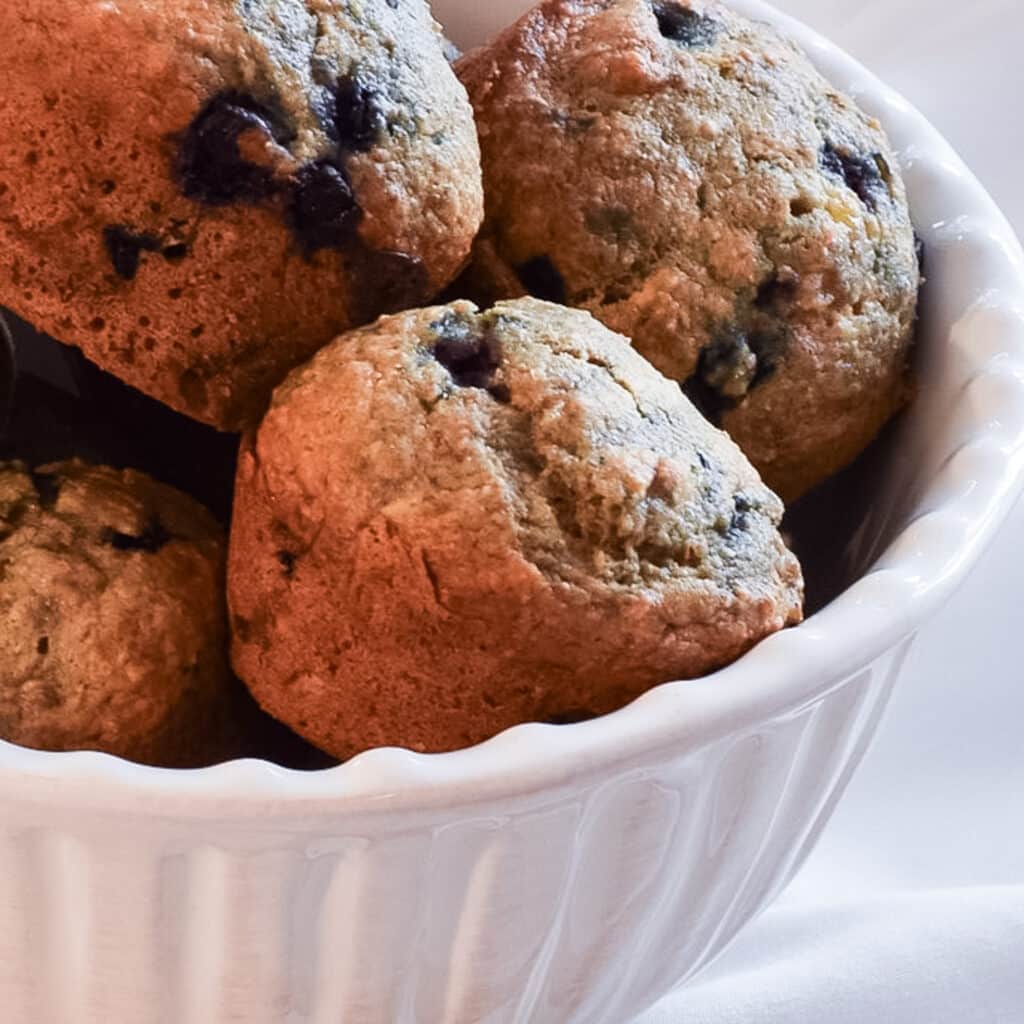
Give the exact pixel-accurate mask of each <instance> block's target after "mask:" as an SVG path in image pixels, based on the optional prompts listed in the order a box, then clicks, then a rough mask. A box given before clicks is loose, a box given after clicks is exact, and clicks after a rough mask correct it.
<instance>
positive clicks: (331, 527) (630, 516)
mask: <svg viewBox="0 0 1024 1024" xmlns="http://www.w3.org/2000/svg"><path fill="white" fill-rule="evenodd" d="M781 516H782V505H781V503H780V502H779V500H778V498H776V497H775V495H774V494H772V493H771V492H770V491H769V490H768V489H767V488H766V487H765V486H764V485H763V484H762V483H761V481H760V480H759V479H758V477H757V474H756V473H755V472H754V471H753V470H752V469H751V467H750V465H749V464H748V463H747V461H746V459H744V457H743V456H742V454H741V453H740V452H739V450H738V449H737V448H736V446H735V445H734V444H733V443H732V442H731V441H730V440H729V439H728V438H727V437H726V435H724V434H723V433H722V432H720V431H718V430H716V429H715V428H713V427H711V426H710V425H709V424H708V423H707V422H706V421H705V420H704V419H703V418H702V417H701V416H700V414H699V413H698V412H697V411H696V409H694V408H693V406H692V405H691V404H690V402H689V401H688V400H687V399H686V398H685V397H684V396H683V394H682V393H681V391H680V390H679V388H678V386H677V385H675V384H674V383H673V382H671V381H669V380H666V379H665V378H664V377H662V376H661V375H660V374H659V373H657V371H655V370H654V369H653V368H652V367H651V366H650V365H649V364H648V363H647V362H646V361H645V360H644V359H642V358H641V357H640V356H639V355H637V354H636V353H635V352H634V351H633V350H632V349H631V348H630V347H629V345H628V343H627V342H626V340H625V339H623V338H621V337H619V336H617V335H615V334H613V333H612V332H611V331H609V330H608V329H606V328H604V327H602V326H601V325H600V324H599V323H598V322H597V321H595V320H594V319H593V318H592V317H590V316H589V315H587V314H586V313H583V312H580V311H576V310H569V309H565V308H563V307H560V306H556V305H553V304H549V303H545V302H541V301H538V300H534V299H524V300H520V301H517V302H503V303H499V304H498V305H496V306H495V307H494V308H492V309H490V310H487V311H486V312H479V311H478V310H477V309H476V307H474V306H473V305H472V304H470V303H465V302H459V303H454V304H452V305H450V306H448V307H436V308H433V309H427V310H418V311H412V312H407V313H404V314H400V315H398V316H393V317H388V318H384V319H382V320H381V321H378V323H376V324H375V325H372V326H371V327H368V328H365V329H362V330H360V331H356V332H353V333H350V334H349V335H346V336H344V337H342V338H340V339H338V341H336V342H335V343H333V344H332V345H330V346H328V347H327V348H326V349H324V350H322V351H321V352H320V353H318V354H317V356H316V357H315V358H314V359H313V360H312V361H311V362H310V363H309V364H307V365H306V366H304V367H302V368H300V369H298V370H296V371H294V372H293V373H292V375H291V376H290V377H289V378H288V379H287V381H286V382H285V383H284V384H283V385H282V386H281V387H280V388H279V389H278V390H277V392H276V393H275V396H274V400H273V403H272V406H271V409H270V411H269V413H268V415H267V417H266V418H265V420H264V421H263V423H262V425H261V426H260V428H259V430H258V431H257V433H256V434H255V435H254V436H253V437H252V438H251V440H250V441H249V442H248V443H247V445H246V446H245V447H244V448H243V454H242V457H241V460H240V468H239V484H238V488H237V491H236V503H235V520H234V524H233V532H232V541H231V556H230V570H229V596H230V603H231V610H232V614H233V625H234V659H235V665H236V669H237V671H238V672H239V674H240V675H241V676H242V678H243V679H245V681H246V682H247V683H248V684H249V685H250V687H251V688H252V690H253V692H254V693H255V695H256V696H257V699H258V700H260V702H261V703H263V704H264V706H265V707H266V708H267V709H268V710H270V711H271V712H272V713H274V714H275V715H277V716H279V717H281V718H283V719H284V720H285V721H286V722H288V723H289V724H290V725H292V727H293V728H296V729H298V731H300V732H302V733H303V734H304V735H306V736H307V737H309V738H310V739H312V740H313V741H314V742H316V743H318V744H319V745H321V746H323V747H324V748H325V749H327V750H329V751H331V752H332V753H335V754H337V755H338V756H345V755H348V754H351V753H353V752H355V751H356V750H360V749H364V748H366V747H369V746H374V745H378V744H382V743H383V744H387V743H401V744H403V745H407V746H412V747H416V748H418V749H431V750H439V749H451V748H452V747H456V746H461V745H464V744H465V743H467V742H476V741H478V740H480V739H483V738H485V737H486V736H488V735H492V734H493V733H494V732H497V731H499V730H500V729H501V728H504V727H506V726H509V725H512V724H515V723H517V722H520V721H526V720H530V719H531V718H533V719H536V718H541V719H543V718H545V717H551V716H556V715H560V714H564V713H566V712H568V711H570V710H572V709H579V708H585V709H588V711H589V712H590V713H594V714H598V713H602V712H604V711H607V710H611V709H612V708H614V707H618V706H621V704H622V703H625V702H626V701H627V700H628V699H630V698H631V697H632V696H635V695H637V694H638V693H640V692H642V691H643V690H644V689H646V688H647V687H648V686H650V685H653V684H655V683H657V682H662V681H665V680H667V679H672V678H681V677H692V676H695V675H699V674H702V673H703V672H706V671H708V670H709V669H711V668H714V667H717V666H720V665H722V664H725V663H727V662H728V661H731V660H732V659H734V658H735V657H737V656H738V655H739V654H741V653H743V651H745V650H746V649H747V648H748V647H750V646H751V645H752V644H753V643H754V642H756V641H757V640H758V639H760V638H761V637H763V636H764V635H766V634H767V633H769V632H772V631H774V630H776V629H779V628H781V627H782V626H784V625H786V624H789V623H792V622H795V621H798V619H799V617H800V606H801V577H800V570H799V566H798V564H797V562H796V559H795V558H794V557H793V556H792V555H791V554H790V553H789V552H788V551H787V550H786V547H785V545H784V543H783V541H782V539H781V537H780V535H779V533H778V529H777V527H778V523H779V521H780V519H781Z"/></svg>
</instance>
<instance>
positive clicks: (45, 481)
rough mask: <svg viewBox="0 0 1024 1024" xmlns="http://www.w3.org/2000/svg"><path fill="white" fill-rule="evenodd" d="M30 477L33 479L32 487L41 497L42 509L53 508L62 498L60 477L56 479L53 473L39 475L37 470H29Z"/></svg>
mask: <svg viewBox="0 0 1024 1024" xmlns="http://www.w3.org/2000/svg"><path fill="white" fill-rule="evenodd" d="M29 475H30V476H31V477H32V486H33V487H34V488H35V489H36V494H38V495H39V505H40V507H41V508H53V506H54V505H56V504H57V499H58V498H59V497H60V477H56V476H54V475H53V474H52V473H39V472H36V471H35V470H29Z"/></svg>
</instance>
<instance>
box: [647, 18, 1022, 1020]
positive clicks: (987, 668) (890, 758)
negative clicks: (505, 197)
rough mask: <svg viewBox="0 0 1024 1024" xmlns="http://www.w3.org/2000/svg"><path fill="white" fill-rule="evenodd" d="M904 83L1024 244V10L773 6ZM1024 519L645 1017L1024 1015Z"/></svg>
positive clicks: (934, 628)
mask: <svg viewBox="0 0 1024 1024" xmlns="http://www.w3.org/2000/svg"><path fill="white" fill-rule="evenodd" d="M776 2H777V3H778V6H780V7H781V8H783V9H784V10H787V11H789V12H791V13H792V14H794V15H796V16H797V17H799V18H802V19H803V20H804V21H806V22H808V23H809V24H811V25H814V26H815V27H817V28H819V29H821V30H822V31H823V32H825V33H826V34H827V35H829V36H830V37H831V38H833V39H834V40H836V41H837V42H838V43H840V45H842V46H844V47H845V48H846V49H848V50H849V51H851V52H852V53H854V54H855V55H856V56H858V57H860V58H861V59H862V60H863V61H864V62H865V63H866V64H868V65H869V66H870V67H871V68H872V69H874V70H875V71H876V72H878V73H879V74H880V75H881V76H882V77H883V78H884V79H886V80H887V81H888V82H890V83H891V84H892V85H894V86H895V87H896V88H897V89H899V90H900V91H901V92H902V93H903V94H904V95H905V96H907V97H908V98H909V99H910V100H911V101H912V102H914V103H915V104H916V105H917V106H918V107H920V108H921V109H922V110H923V112H924V113H925V114H926V115H927V116H928V117H929V118H930V119H931V120H932V121H933V122H934V123H935V124H936V125H937V126H938V127H939V128H940V129H941V130H942V131H943V132H944V133H945V134H946V136H947V137H948V138H949V139H950V140H951V141H952V142H953V144H954V145H955V146H956V147H957V148H958V149H959V150H960V152H961V154H962V155H963V156H964V158H965V159H966V160H967V162H968V163H969V164H970V165H971V167H972V168H973V169H974V170H975V172H976V173H977V174H978V176H979V177H980V178H981V179H982V181H984V182H985V183H986V185H987V186H988V187H989V189H990V190H991V191H992V193H993V194H994V195H995V197H996V199H997V201H998V202H999V203H1000V204H1001V205H1002V207H1003V209H1004V211H1005V212H1006V213H1007V215H1008V216H1009V217H1010V218H1011V220H1012V221H1013V222H1014V224H1015V226H1016V227H1017V230H1018V231H1019V232H1021V233H1022V234H1024V171H1022V169H1021V168H1022V165H1024V110H1022V109H1021V108H1022V104H1024V3H1022V2H1021V0H973V2H967V0H958V2H955V3H954V2H952V0H888V2H886V0H861V2H859V3H851V2H850V0H776ZM1022 590H1024V507H1021V508H1019V509H1018V510H1017V513H1016V514H1015V516H1014V517H1013V519H1012V520H1011V522H1010V523H1009V524H1008V526H1007V528H1006V529H1005V530H1004V532H1003V533H1002V535H1001V537H1000V538H999V540H998V541H997V543H996V545H995V547H994V549H993V550H992V551H990V552H989V554H988V556H987V557H986V558H985V559H984V561H983V562H982V564H981V565H979V567H978V568H977V570H976V571H975V573H974V575H973V577H972V578H971V580H970V581H969V583H968V585H967V586H966V587H965V588H964V589H963V590H962V591H961V593H960V594H959V595H958V596H957V597H956V599H955V600H954V601H953V603H952V604H951V605H950V606H949V607H948V608H947V609H946V610H945V612H944V613H943V614H942V615H941V616H940V617H939V618H938V619H937V620H935V621H934V622H933V623H931V624H930V625H929V627H928V628H927V629H926V630H925V631H924V632H923V633H922V634H921V636H920V638H919V640H918V643H917V647H916V650H915V651H914V653H913V655H912V656H911V658H910V662H909V664H908V666H907V670H906V675H905V677H904V680H903V683H902V685H901V686H900V688H899V689H898V691H897V694H896V696H895V699H894V702H893V705H892V707H891V709H890V712H889V715H888V718H887V720H886V722H885V724H884V726H883V728H882V731H881V733H880V735H879V737H878V739H877V741H876V743H875V745H874V748H873V749H872V751H871V753H870V754H869V755H868V758H867V760H866V761H865V763H864V765H863V767H862V769H861V771H860V773H859V775H858V776H857V777H856V778H855V779H854V782H853V784H852V786H851V788H850V791H849V793H848V794H847V796H846V798H845V800H844V802H843V803H842V804H841V805H840V808H839V810H838V812H837V813H836V816H835V818H834V819H833V821H832V823H831V825H830V826H829V828H828V830H827V831H826V833H825V835H824V836H823V838H822V842H821V845H820V846H819V847H818V849H817V851H816V852H815V853H814V854H813V856H812V858H811V860H810V861H809V862H808V864H807V866H806V867H805V869H804V870H803V872H802V873H801V874H800V876H799V877H798V878H797V880H796V881H795V882H794V884H793V886H792V887H791V888H790V890H789V891H788V892H787V893H786V894H785V895H784V896H783V898H782V899H781V900H780V901H779V903H777V904H776V905H775V907H774V908H772V909H771V910H769V911H768V912H767V913H766V914H765V915H764V916H763V917H762V918H761V919H760V921H758V922H757V923H755V924H754V925H753V926H752V927H751V928H750V929H749V930H748V931H747V932H745V933H744V934H743V935H742V936H741V937H740V939H739V940H738V941H737V943H736V944H735V945H734V946H733V947H732V948H731V949H730V950H729V951H728V952H727V953H726V954H725V955H724V956H723V957H722V958H721V959H720V960H719V961H718V962H717V963H716V964H714V965H713V966H712V967H711V968H709V970H708V971H706V972H705V973H704V974H703V975H701V976H700V977H699V978H698V979H697V980H696V981H695V982H694V983H692V984H691V985H690V986H689V987H688V988H686V989H685V990H683V991H682V992H680V993H678V994H676V995H674V996H672V997H670V998H668V999H666V1000H664V1001H662V1003H660V1004H659V1005H658V1006H657V1007H656V1008H655V1009H654V1010H652V1011H651V1012H650V1013H648V1014H645V1015H644V1017H643V1018H642V1019H641V1021H639V1022H638V1024H740V1022H742V1024H748V1022H756V1024H847V1022H849V1024H1022V1022H1024V660H1022V658H1021V655H1020V653H1019V650H1020V647H1021V644H1022V640H1024V600H1022Z"/></svg>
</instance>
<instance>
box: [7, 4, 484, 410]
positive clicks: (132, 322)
mask: <svg viewBox="0 0 1024 1024" xmlns="http://www.w3.org/2000/svg"><path fill="white" fill-rule="evenodd" d="M71 54H73V55H75V59H74V60H71V59H67V56H66V55H71ZM55 55H64V56H59V57H55ZM111 68H116V69H117V73H116V74H111ZM0 76H2V77H3V80H4V82H5V94H6V101H5V103H4V104H3V106H2V108H0V134H2V135H3V137H4V138H5V139H6V140H7V144H6V145H5V147H4V150H3V152H2V153H0V302H2V303H3V304H4V305H6V306H8V307H10V308H12V309H14V310H15V311H16V312H18V313H19V314H20V315H21V316H23V317H24V318H25V319H26V320H28V321H30V322H32V323H33V324H34V325H36V326H38V327H40V328H41V329H44V330H46V331H47V332H48V333H50V334H53V335H54V336H55V337H58V338H60V340H62V341H65V342H68V343H70V344H74V345H77V346H79V347H81V348H82V349H83V351H85V353H86V354H87V355H88V356H89V357H90V358H91V359H93V360H94V361H95V362H97V363H98V364H100V365H101V366H102V367H103V368H104V369H107V370H109V371H111V372H113V373H115V374H117V375H118V376H119V377H121V378H122V379H124V380H126V381H127V382H128V383H130V384H132V385H133V386H134V387H137V388H139V389H140V390H142V391H145V392H146V393H147V394H150V395H152V396H154V397H156V398H159V399H160V400H161V401H163V402H165V403H167V404H169V405H171V406H173V407H174V408H176V409H178V410H179V411H182V412H185V413H187V414H189V415H191V416H194V417H196V418H197V419H201V420H203V421H204V422H207V423H211V424H213V425H215V426H218V427H221V428H223V429H238V428H239V427H241V426H242V425H244V424H246V423H252V422H255V421H256V420H258V418H259V416H260V415H261V414H262V412H263V410H264V409H265V407H266V402H267V400H268V398H269V395H270V391H271V390H272V388H273V386H274V385H276V384H277V383H279V381H280V380H281V379H282V378H283V376H284V375H285V373H286V372H287V371H288V370H289V369H290V368H291V367H292V366H294V365H296V364H297V363H298V362H301V361H302V360H304V359H306V358H308V357H309V356H310V355H311V354H312V352H313V351H315V349H316V348H317V347H319V345H320V344H323V343H324V342H326V341H328V340H330V338H332V337H334V336H335V335H336V334H337V333H338V332H339V331H341V330H344V329H346V328H348V327H350V326H352V325H354V324H359V323H366V322H367V321H369V320H371V319H373V318H374V317H376V316H377V315H379V314H380V313H382V312H385V311H390V310H393V309H401V308H404V307H405V306H407V305H414V304H418V303H420V302H423V301H426V300H427V299H429V298H430V297H431V296H433V295H434V294H435V293H436V292H437V291H438V290H439V289H441V288H442V287H443V286H444V285H445V284H447V282H448V281H449V280H450V279H451V278H452V277H453V276H454V275H455V274H456V273H457V272H458V270H459V268H460V266H461V265H462V263H463V262H464V260H465V258H466V256H467V254H468V251H469V246H470V242H471V240H472V237H473V235H474V234H475V232H476V229H477V227H478V225H479V222H480V217H481V212H482V197H481V187H480V167H479V153H478V147H477V140H476V135H475V131H474V128H473V119H472V112H471V110H470V107H469V104H468V102H467V99H466V96H465V91H464V89H463V88H462V87H461V86H460V85H459V83H458V81H457V79H456V78H455V75H454V74H453V72H452V70H451V68H450V66H449V64H448V62H447V61H446V60H445V57H444V54H443V52H442V37H441V35H440V31H439V29H438V27H437V25H436V24H435V23H434V21H433V19H432V18H431V16H430V12H429V9H428V7H427V5H426V3H424V2H423V0H402V2H401V3H397V2H395V0H362V2H360V3H358V4H356V3H346V4H340V3H316V2H312V0H265V2H261V3H230V2H226V0H181V2H176V3H171V4H168V3H162V2H155V0H130V2H126V3H120V4H111V3H107V2H104V0H82V2H78V3H75V4H70V5H54V4H52V3H49V2H45V0H26V2H25V3H19V4H13V5H4V6H3V8H2V10H0ZM27 167H28V168H31V169H32V170H31V173H30V174H26V173H25V169H26V168H27Z"/></svg>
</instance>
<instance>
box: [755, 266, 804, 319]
mask: <svg viewBox="0 0 1024 1024" xmlns="http://www.w3.org/2000/svg"><path fill="white" fill-rule="evenodd" d="M797 284H798V281H797V278H796V277H795V276H792V277H786V278H783V277H780V276H779V275H778V274H772V275H771V276H770V277H768V278H766V279H765V280H764V281H762V282H761V284H760V285H759V286H758V289H757V295H756V296H754V305H755V306H756V307H757V308H758V309H759V310H761V311H763V312H772V311H775V310H778V309H779V307H780V306H785V305H786V304H787V303H789V302H792V301H793V299H794V298H795V297H796V289H797Z"/></svg>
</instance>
